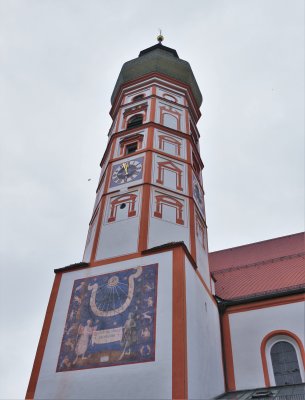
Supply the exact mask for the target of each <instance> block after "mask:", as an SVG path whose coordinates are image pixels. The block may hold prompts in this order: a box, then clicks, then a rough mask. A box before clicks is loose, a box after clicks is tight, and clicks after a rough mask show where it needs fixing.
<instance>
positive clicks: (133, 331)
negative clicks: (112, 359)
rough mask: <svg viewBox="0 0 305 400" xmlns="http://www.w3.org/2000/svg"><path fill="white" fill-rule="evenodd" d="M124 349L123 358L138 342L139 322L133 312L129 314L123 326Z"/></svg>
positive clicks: (121, 356)
mask: <svg viewBox="0 0 305 400" xmlns="http://www.w3.org/2000/svg"><path fill="white" fill-rule="evenodd" d="M122 342H123V343H124V350H123V352H122V354H121V355H120V358H119V360H121V359H122V358H123V357H124V355H125V354H130V347H131V346H132V345H133V344H134V343H136V342H137V323H136V321H135V318H134V314H133V313H129V314H128V318H127V320H126V322H125V324H124V326H123V338H122Z"/></svg>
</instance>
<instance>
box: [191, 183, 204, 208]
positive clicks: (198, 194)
mask: <svg viewBox="0 0 305 400" xmlns="http://www.w3.org/2000/svg"><path fill="white" fill-rule="evenodd" d="M193 196H194V200H195V202H196V203H197V206H198V208H199V209H200V211H201V213H202V214H203V215H204V197H203V196H204V195H203V191H202V189H201V187H200V185H199V183H198V182H197V179H196V178H195V177H194V176H193Z"/></svg>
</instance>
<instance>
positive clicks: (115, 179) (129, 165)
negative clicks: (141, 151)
mask: <svg viewBox="0 0 305 400" xmlns="http://www.w3.org/2000/svg"><path fill="white" fill-rule="evenodd" d="M142 170H143V157H141V158H137V159H135V160H130V161H124V162H122V163H121V164H117V165H115V166H114V167H113V170H112V177H111V183H110V187H114V186H118V185H123V184H124V183H130V182H133V181H135V180H137V179H141V178H142Z"/></svg>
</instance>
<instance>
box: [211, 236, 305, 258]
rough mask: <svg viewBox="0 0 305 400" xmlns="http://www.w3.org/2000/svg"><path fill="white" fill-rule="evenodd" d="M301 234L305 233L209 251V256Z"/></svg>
mask: <svg viewBox="0 0 305 400" xmlns="http://www.w3.org/2000/svg"><path fill="white" fill-rule="evenodd" d="M301 234H303V235H304V234H305V232H298V233H292V234H290V235H285V236H279V237H276V238H272V239H266V240H260V241H259V242H253V243H246V244H241V245H239V246H234V247H228V248H227V249H222V250H215V251H211V252H210V253H209V254H215V253H220V252H222V251H228V250H233V249H234V250H235V249H238V248H240V247H247V246H253V245H257V244H259V243H265V242H272V241H274V240H278V239H284V238H288V237H291V236H297V235H301ZM304 240H305V236H304Z"/></svg>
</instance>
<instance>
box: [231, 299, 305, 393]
mask: <svg viewBox="0 0 305 400" xmlns="http://www.w3.org/2000/svg"><path fill="white" fill-rule="evenodd" d="M304 315H305V302H298V303H291V304H285V305H281V306H276V307H268V308H260V309H258V310H251V311H245V312H240V313H234V314H230V315H229V321H230V331H231V341H232V352H233V363H234V374H235V383H236V389H237V390H240V389H250V388H256V387H260V386H262V387H263V386H265V381H264V374H263V367H262V359H261V352H260V347H261V343H262V340H263V338H264V337H265V336H266V335H267V334H268V333H270V332H272V331H274V330H287V331H290V332H292V333H294V334H295V335H297V336H298V337H299V338H300V339H301V340H302V342H303V344H304V335H305V318H304ZM300 367H301V368H302V365H300Z"/></svg>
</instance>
